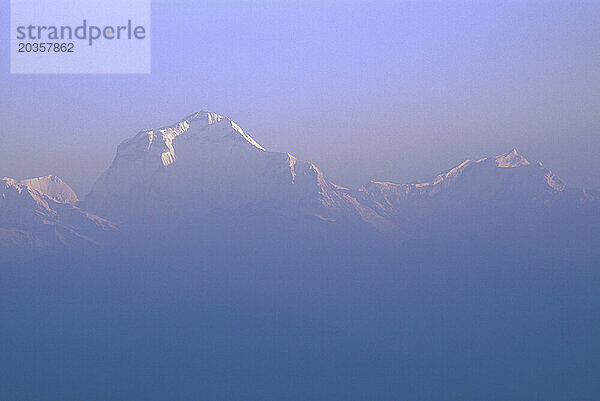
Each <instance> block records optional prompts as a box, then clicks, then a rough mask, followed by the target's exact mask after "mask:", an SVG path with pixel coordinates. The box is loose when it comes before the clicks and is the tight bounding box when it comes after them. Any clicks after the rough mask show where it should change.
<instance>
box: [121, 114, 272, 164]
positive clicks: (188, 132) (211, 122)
mask: <svg viewBox="0 0 600 401" xmlns="http://www.w3.org/2000/svg"><path fill="white" fill-rule="evenodd" d="M179 136H188V137H190V138H193V137H197V138H200V139H201V140H204V141H206V142H211V143H225V142H237V143H246V144H249V145H251V146H252V147H254V148H257V149H260V150H262V151H264V150H265V148H263V147H262V146H261V145H260V144H259V143H258V142H257V141H256V140H254V138H252V137H251V136H250V135H249V134H247V133H246V132H244V130H243V129H242V128H241V127H240V126H239V125H237V124H236V123H235V122H234V121H233V120H231V119H230V118H228V117H224V116H222V115H220V114H217V113H214V112H209V111H199V112H196V113H193V114H190V115H188V116H187V117H185V118H184V119H182V120H180V121H178V122H176V123H175V124H172V125H166V126H162V127H160V128H153V129H145V130H142V131H140V132H138V133H137V135H135V136H134V137H132V138H129V139H127V140H125V141H123V142H122V143H121V144H120V145H119V147H118V149H117V157H116V158H115V162H116V161H117V160H118V159H119V157H120V156H122V155H126V154H127V155H132V154H140V153H151V154H157V155H158V158H159V159H160V162H161V163H162V165H163V166H168V165H170V164H172V163H174V162H175V159H176V155H175V149H174V147H173V141H174V140H175V138H177V137H179ZM113 163H114V162H113Z"/></svg>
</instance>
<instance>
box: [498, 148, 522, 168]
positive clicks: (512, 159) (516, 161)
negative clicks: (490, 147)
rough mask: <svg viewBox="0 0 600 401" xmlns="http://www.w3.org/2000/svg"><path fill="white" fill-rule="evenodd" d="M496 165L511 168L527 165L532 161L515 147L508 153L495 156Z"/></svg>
mask: <svg viewBox="0 0 600 401" xmlns="http://www.w3.org/2000/svg"><path fill="white" fill-rule="evenodd" d="M494 160H495V162H496V166H498V167H501V168H511V167H519V166H527V165H529V164H531V163H529V161H528V160H527V159H526V158H524V157H523V156H522V155H520V154H519V152H517V149H513V150H511V151H510V152H508V153H504V154H502V155H498V156H496V157H495V158H494Z"/></svg>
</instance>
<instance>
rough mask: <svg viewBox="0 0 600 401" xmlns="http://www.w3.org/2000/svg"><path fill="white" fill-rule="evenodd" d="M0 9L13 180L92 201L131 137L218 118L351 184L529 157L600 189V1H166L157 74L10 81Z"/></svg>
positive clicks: (6, 165) (8, 167) (3, 111)
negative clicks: (58, 185)
mask: <svg viewBox="0 0 600 401" xmlns="http://www.w3.org/2000/svg"><path fill="white" fill-rule="evenodd" d="M0 5H1V7H0V22H1V23H2V25H3V26H4V28H3V29H2V30H0V45H1V46H0V47H1V49H0V55H1V58H0V60H1V65H0V93H1V97H0V121H1V122H2V132H1V133H0V176H12V177H15V178H22V177H25V176H38V175H44V174H48V173H55V174H57V175H59V176H62V177H63V178H64V179H65V180H66V181H67V182H69V183H71V184H72V185H73V187H74V188H75V190H76V191H78V192H79V193H80V194H81V193H85V192H86V191H87V190H88V189H89V187H90V186H91V184H92V182H93V180H94V179H95V178H96V177H97V176H98V175H99V174H100V173H101V172H102V171H103V170H104V168H105V167H107V166H108V164H109V163H110V162H111V160H112V158H113V156H114V151H115V149H116V146H117V144H118V143H119V142H121V141H122V140H123V139H125V138H127V137H130V136H132V135H133V134H135V133H136V132H137V131H138V130H140V129H143V128H151V127H153V126H157V125H164V124H167V123H172V122H175V121H177V120H178V119H180V118H182V117H184V116H186V115H188V114H190V113H192V112H194V111H197V110H202V109H207V110H211V111H216V112H219V113H221V114H225V115H227V116H229V117H231V118H232V119H233V120H235V121H236V122H238V123H239V124H240V125H241V126H242V127H243V128H244V129H245V130H247V131H248V132H249V133H250V134H251V135H253V136H254V138H255V139H256V140H257V141H258V142H260V143H261V144H262V145H263V146H264V147H266V148H267V149H270V150H277V151H288V152H290V153H293V154H295V155H297V156H298V157H300V158H303V159H308V160H311V161H313V162H315V163H316V164H317V165H319V166H320V167H321V168H322V169H323V170H324V171H325V173H326V174H327V175H328V176H330V177H331V178H332V179H333V180H334V181H336V182H338V183H340V184H345V185H358V184H360V183H362V182H364V181H366V180H368V179H369V178H379V179H387V180H396V181H404V180H412V179H417V178H425V177H427V176H429V175H432V174H433V173H436V172H438V171H440V170H443V169H446V168H450V167H452V166H453V165H454V164H456V163H457V162H459V161H461V160H463V159H465V158H477V157H481V156H484V155H490V154H497V153H502V152H505V151H508V150H510V149H512V148H513V147H517V149H519V150H520V151H521V152H522V153H524V154H525V156H527V157H528V158H530V159H541V160H543V161H544V162H545V164H546V165H547V166H549V167H551V168H553V169H554V170H555V171H556V172H558V173H559V174H560V175H561V176H562V177H563V178H565V179H566V180H567V181H568V182H571V183H574V184H578V185H585V186H593V187H600V167H599V166H600V136H599V134H600V96H599V95H600V2H587V3H586V2H572V1H562V2H549V1H544V2H524V1H515V2H477V3H476V4H475V2H469V3H466V2H465V3H457V2H449V1H444V2H438V3H427V4H424V3H423V2H421V1H418V2H413V3H404V2H377V1H369V2H332V1H296V2H290V1H279V2H272V1H270V2H259V3H255V2H239V1H222V0H219V1H212V2H199V1H173V0H170V1H159V0H154V1H153V18H152V52H153V57H152V74H150V75H62V76H61V75H10V74H9V73H8V71H9V40H8V39H9V36H8V35H9V26H10V21H9V12H8V10H9V8H8V7H9V2H8V1H7V0H0ZM106 62H113V63H118V62H119V60H106Z"/></svg>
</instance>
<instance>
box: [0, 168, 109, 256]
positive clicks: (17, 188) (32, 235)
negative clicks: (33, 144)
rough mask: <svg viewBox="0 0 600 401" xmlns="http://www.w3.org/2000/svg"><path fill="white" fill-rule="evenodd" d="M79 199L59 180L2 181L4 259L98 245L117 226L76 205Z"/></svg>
mask: <svg viewBox="0 0 600 401" xmlns="http://www.w3.org/2000/svg"><path fill="white" fill-rule="evenodd" d="M76 201H77V196H76V195H75V193H74V192H73V190H72V189H71V188H70V187H69V186H68V185H67V184H65V183H64V182H63V181H62V180H60V178H58V177H54V176H48V177H41V178H34V179H28V180H23V181H21V182H17V181H15V180H13V179H11V178H2V179H0V247H1V248H0V249H1V250H2V253H3V255H4V256H7V257H10V256H11V255H10V254H11V253H12V252H18V253H27V252H31V253H48V252H50V253H52V252H56V251H58V250H64V249H85V248H88V247H93V246H95V245H98V243H99V241H100V240H101V239H102V238H103V236H105V235H106V234H107V233H108V232H110V231H111V230H113V229H114V225H113V224H112V223H110V222H109V221H108V220H106V219H103V218H100V217H98V216H95V215H93V214H91V213H88V212H86V211H84V210H82V209H80V208H79V207H77V206H75V205H73V204H72V203H73V202H76Z"/></svg>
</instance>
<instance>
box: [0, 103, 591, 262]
mask: <svg viewBox="0 0 600 401" xmlns="http://www.w3.org/2000/svg"><path fill="white" fill-rule="evenodd" d="M0 185H1V186H0V249H2V250H3V253H4V252H9V253H10V252H11V250H14V249H19V250H20V251H21V252H23V253H26V254H27V253H44V252H54V251H57V250H61V249H83V248H87V247H92V248H93V247H102V246H103V244H104V245H105V244H107V243H110V242H111V238H112V239H113V241H114V238H117V237H118V236H119V235H122V233H123V232H127V233H128V235H129V236H131V235H133V236H136V235H146V236H147V235H150V236H151V237H153V238H156V236H157V235H160V234H161V233H162V234H165V233H167V232H175V231H178V230H179V229H180V228H181V227H187V228H189V229H192V230H193V229H194V227H196V228H200V227H202V229H203V230H204V231H205V232H211V231H219V230H221V231H222V232H223V233H224V235H227V232H228V229H227V227H230V228H231V227H234V228H235V229H237V228H239V227H240V226H247V225H253V226H255V230H256V227H259V229H258V230H260V229H265V230H269V229H270V230H276V231H275V232H276V233H277V232H278V231H282V230H283V231H293V232H294V233H296V234H297V233H300V234H299V235H300V236H304V237H307V238H310V237H311V236H312V234H313V231H315V230H317V231H318V230H321V229H323V227H325V230H328V228H327V227H328V226H330V227H335V228H336V230H338V231H337V232H338V234H340V233H344V235H348V234H349V233H351V232H357V233H361V235H367V236H368V235H370V234H369V233H372V235H377V236H383V237H385V238H387V239H389V240H391V241H398V240H411V239H423V238H431V237H445V236H459V237H460V236H463V235H476V236H480V237H482V238H488V237H489V238H490V239H493V238H497V237H498V236H504V235H506V236H508V237H513V238H522V237H523V236H528V235H542V234H543V235H546V234H548V233H549V232H553V230H556V229H558V228H559V227H563V228H564V224H565V221H568V222H570V223H572V224H571V225H573V226H574V227H575V226H577V227H580V222H589V221H590V216H594V215H596V214H597V211H598V205H599V202H598V195H597V194H596V193H594V192H591V191H586V190H583V189H579V188H572V187H570V186H569V185H568V184H566V183H565V182H564V181H563V180H561V179H560V178H559V177H557V176H556V175H555V174H554V173H552V171H551V170H549V169H548V168H546V167H545V166H544V165H543V164H542V163H541V162H531V161H529V160H527V159H526V158H525V157H523V156H522V155H521V154H519V153H518V152H517V151H516V149H513V150H512V151H510V152H508V153H504V154H501V155H498V156H494V157H485V158H481V159H479V160H465V161H464V162H463V163H461V164H459V165H458V166H456V167H454V168H452V169H450V170H448V171H446V172H443V173H440V174H438V175H436V176H434V177H432V178H430V179H427V180H424V181H420V182H415V183H407V184H402V183H392V182H382V181H370V182H368V183H366V184H365V185H363V186H361V187H360V188H356V189H351V188H345V187H342V186H339V185H337V184H335V183H333V182H332V181H331V180H329V179H328V178H327V176H326V175H325V174H324V173H323V172H322V171H321V170H320V169H319V168H318V167H317V166H315V165H314V164H312V163H310V162H306V161H301V160H298V159H297V158H296V157H294V156H292V155H291V154H289V153H280V152H271V151H267V150H266V149H265V148H264V147H263V146H261V145H260V144H259V143H258V142H257V141H256V140H255V139H253V138H252V137H251V136H250V135H249V134H248V133H246V132H244V130H243V129H242V128H240V127H239V126H238V125H237V124H236V123H235V122H233V121H232V120H231V119H229V118H227V117H224V116H221V115H218V114H216V113H212V112H205V111H202V112H198V113H194V114H192V115H190V116H188V117H186V118H184V119H182V120H181V121H179V122H177V123H175V124H173V125H169V126H165V127H160V128H156V129H150V130H143V131H140V132H139V133H138V134H136V135H135V136H133V137H132V138H130V139H127V140H125V141H124V142H122V143H121V144H120V145H119V146H118V148H117V152H116V156H115V158H114V160H113V162H112V164H111V165H110V167H109V168H108V169H107V170H106V171H105V172H104V173H103V174H102V175H101V176H100V178H99V179H98V180H97V182H96V183H95V185H94V186H93V188H92V190H91V192H90V193H89V194H88V195H87V196H86V197H85V198H84V199H83V200H80V199H79V198H78V196H77V195H76V194H75V192H74V191H73V190H72V189H71V188H70V187H69V186H68V185H67V184H66V183H64V182H63V181H62V180H61V179H60V178H58V177H55V176H46V177H41V178H33V179H28V180H23V181H16V180H13V179H10V178H4V179H2V181H1V183H0ZM575 229H578V228H575ZM120 233H121V234H120ZM582 235H584V236H585V235H588V233H587V232H586V233H583V234H582ZM13 252H14V251H13Z"/></svg>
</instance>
